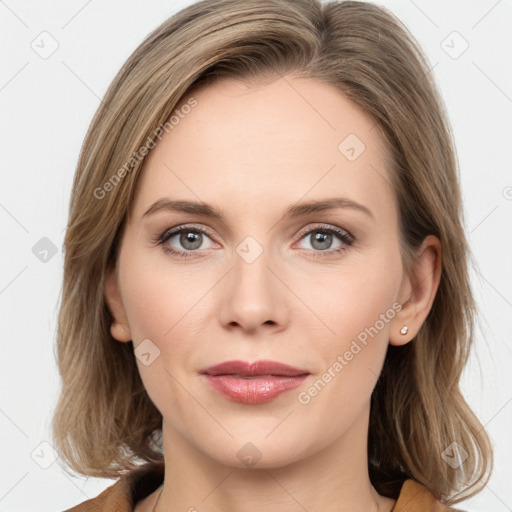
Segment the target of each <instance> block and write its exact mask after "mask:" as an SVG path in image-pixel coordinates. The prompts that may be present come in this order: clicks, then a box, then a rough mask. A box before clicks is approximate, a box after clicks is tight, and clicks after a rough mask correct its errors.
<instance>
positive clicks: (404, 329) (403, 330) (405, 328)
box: [400, 325, 409, 334]
mask: <svg viewBox="0 0 512 512" xmlns="http://www.w3.org/2000/svg"><path fill="white" fill-rule="evenodd" d="M408 330H409V328H408V327H407V325H404V326H403V327H402V328H401V329H400V334H407V331H408Z"/></svg>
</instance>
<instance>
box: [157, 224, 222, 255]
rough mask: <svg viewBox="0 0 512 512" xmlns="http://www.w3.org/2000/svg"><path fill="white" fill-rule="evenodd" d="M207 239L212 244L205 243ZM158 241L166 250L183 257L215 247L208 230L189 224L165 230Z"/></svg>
mask: <svg viewBox="0 0 512 512" xmlns="http://www.w3.org/2000/svg"><path fill="white" fill-rule="evenodd" d="M207 240H209V241H210V244H208V243H206V245H205V242H206V241H207ZM156 242H157V243H159V244H161V245H163V247H164V250H165V251H166V252H169V253H171V254H174V255H176V256H178V257H182V258H187V257H189V256H192V254H191V253H193V252H196V251H199V250H203V249H210V248H211V247H213V245H212V243H211V242H212V240H211V238H210V236H209V234H208V232H207V231H205V230H204V229H200V228H197V227H187V226H183V227H179V228H176V229H172V230H167V231H165V232H164V233H162V234H161V235H160V236H159V237H158V239H157V241H156ZM176 246H178V248H176Z"/></svg>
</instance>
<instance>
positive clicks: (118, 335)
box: [105, 269, 132, 342]
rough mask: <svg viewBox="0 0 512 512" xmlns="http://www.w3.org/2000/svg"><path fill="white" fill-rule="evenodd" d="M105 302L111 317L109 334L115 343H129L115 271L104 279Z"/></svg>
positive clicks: (128, 332) (126, 322)
mask: <svg viewBox="0 0 512 512" xmlns="http://www.w3.org/2000/svg"><path fill="white" fill-rule="evenodd" d="M105 301H106V303H107V306H108V309H109V311H110V314H111V315H112V323H111V325H110V334H111V335H112V337H113V338H114V339H116V340H117V341H123V342H126V341H131V339H132V336H131V333H130V327H129V325H128V319H127V317H126V312H125V310H124V305H123V301H122V298H121V293H120V291H119V282H118V278H117V275H116V272H115V269H111V270H109V271H108V273H107V275H106V278H105Z"/></svg>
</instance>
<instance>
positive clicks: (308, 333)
mask: <svg viewBox="0 0 512 512" xmlns="http://www.w3.org/2000/svg"><path fill="white" fill-rule="evenodd" d="M192 96H193V98H194V99H195V100H196V101H197V104H194V105H195V106H194V107H193V108H181V107H182V106H183V105H185V104H186V103H187V101H188V100H189V99H190V96H189V97H187V98H185V99H184V100H183V101H182V102H181V104H180V105H178V112H179V113H180V115H179V116H177V118H174V123H173V125H172V126H173V127H172V129H171V130H169V131H168V133H166V132H165V131H163V134H164V136H163V137H162V140H160V141H158V139H157V142H158V144H157V145H156V147H154V148H153V149H152V150H151V151H150V153H149V155H148V156H147V158H146V160H145V163H144V167H143V170H142V174H141V176H140V179H139V182H138V184H137V193H136V195H135V198H134V201H133V203H132V205H131V211H130V215H129V216H128V222H127V224H126V226H125V231H124V234H123V238H122V242H121V249H120V254H119V259H118V266H117V269H116V271H117V272H116V276H115V279H112V280H111V281H110V282H111V284H110V285H109V287H108V288H107V294H108V299H109V304H110V305H112V304H113V303H114V302H115V297H118V299H119V301H118V306H114V307H113V309H114V317H115V319H116V320H117V321H118V322H119V324H118V325H121V324H124V325H125V328H126V332H128V334H127V337H126V338H122V336H120V335H119V334H116V337H117V338H118V339H120V340H125V341H126V340H127V339H132V340H133V343H134V346H135V348H136V355H137V364H138V368H139V371H140V375H141V377H142V380H143V382H144V385H145V387H146V389H147V392H148V394H149V396H150V397H151V399H152V401H153V402H154V404H155V405H156V407H157V408H158V409H159V410H160V412H161V413H162V415H163V421H164V442H166V440H169V442H171V440H172V442H173V443H178V442H184V443H185V445H186V446H187V450H189V453H195V454H196V455H203V456H207V457H209V458H211V459H214V460H216V461H218V462H220V463H223V464H227V465H231V466H238V467H243V466H246V465H252V464H254V463H257V464H258V465H259V466H262V467H278V466H282V465H284V464H286V463H290V462H293V461H297V460H300V459H304V458H305V457H308V456H311V455H314V454H318V453H320V451H321V450H322V449H324V448H327V447H330V448H332V447H334V446H338V447H342V446H343V447H344V449H346V450H351V449H352V450H356V449H361V448H362V447H364V449H366V440H367V438H366V432H367V431H366V428H367V424H368V413H369V401H370V396H371V393H372V390H373V388H374V386H375V384H376V381H377V378H378V375H379V373H380V371H381V368H382V365H383V361H384V357H385V354H386V350H387V347H388V344H389V340H390V335H391V334H390V333H397V332H398V331H399V330H400V328H401V327H402V325H401V324H400V323H399V319H398V318H397V316H396V314H397V312H398V311H399V310H400V307H401V306H400V304H402V302H403V301H404V300H405V299H406V293H407V291H406V288H407V286H408V285H407V282H406V279H405V276H404V274H403V268H402V264H401V258H400V252H399V231H398V211H397V204H396V200H395V197H394V193H393V190H392V188H391V185H390V183H391V177H390V174H389V169H388V164H387V162H389V158H388V154H387V150H386V147H385V145H384V143H383V139H382V136H381V134H380V132H379V129H378V127H377V126H376V124H375V123H374V122H373V121H372V120H371V119H370V118H369V117H368V116H366V115H365V114H364V113H363V112H362V111H361V110H359V108H358V107H357V106H355V105H354V104H353V103H351V102H350V101H349V100H347V99H346V98H345V97H344V96H343V95H342V94H341V93H340V92H338V91H337V90H336V89H334V88H333V87H331V86H329V85H326V84H323V83H321V82H319V81H315V80H311V79H300V78H295V77H293V76H291V75H289V76H286V77H285V78H284V79H283V78H279V79H277V80H275V81H274V82H272V83H269V84H267V85H261V86H248V85H242V84H240V83H237V82H234V81H231V80H226V79H223V80H220V81H217V82H216V83H214V84H212V85H208V86H204V87H202V88H199V89H196V90H195V91H193V94H192ZM189 104H192V103H189ZM180 109H181V110H180ZM177 119H179V121H177ZM165 201H169V202H173V204H175V205H176V204H177V202H179V203H180V204H181V205H182V206H186V208H183V209H181V208H177V207H176V208H171V207H170V206H169V207H162V208H156V207H153V205H155V204H157V205H158V204H159V205H160V206H161V205H162V204H164V203H163V202H165ZM324 202H326V203H327V202H330V203H331V207H329V208H327V207H325V206H326V205H324V206H321V205H322V204H323V203H324ZM185 203H186V204H185ZM192 203H193V204H195V205H197V206H196V207H194V208H193V207H192V206H193V205H192ZM169 204H170V203H169ZM307 204H310V206H308V207H306V206H305V205H307ZM206 205H208V211H215V212H217V213H218V216H213V215H210V214H209V213H208V211H206ZM314 205H316V206H314ZM187 210H188V211H187ZM203 210H204V211H203ZM148 211H149V213H148ZM178 229H182V232H181V233H176V230H178ZM169 231H172V232H173V234H171V236H170V237H169V236H168V237H164V238H162V236H163V235H165V234H166V233H168V232H169ZM160 238H162V239H163V240H165V241H164V242H162V243H158V239H160ZM112 332H113V334H114V333H118V331H117V330H116V329H115V328H113V329H112ZM233 360H237V361H243V362H246V363H252V362H255V361H260V360H270V361H274V362H280V363H284V364H286V365H291V366H293V367H295V368H297V369H299V373H301V372H302V373H304V374H306V375H305V376H302V377H288V378H286V377H283V376H280V377H279V376H277V374H278V373H279V372H278V371H277V370H272V369H271V368H270V369H268V368H267V369H266V370H265V369H260V372H259V374H260V378H254V375H253V378H250V377H249V376H247V375H246V376H245V377H242V376H240V375H235V376H231V377H226V376H224V377H220V378H219V377H218V376H217V377H213V376H209V377H208V376H206V375H205V374H203V373H202V371H203V370H204V369H205V368H208V367H211V366H213V365H216V364H218V363H221V362H225V361H233ZM236 370H237V369H236V368H235V369H234V370H233V369H232V371H231V373H237V371H236ZM272 372H274V373H272ZM227 373H229V371H228V370H224V374H227ZM257 373H258V372H257ZM264 375H267V377H265V376H264ZM217 388H219V389H223V390H224V392H221V391H218V390H217ZM282 389H287V390H286V391H284V392H279V391H280V390H282ZM176 446H177V445H176ZM181 446H184V445H183V444H181ZM331 453H336V450H333V451H332V452H331Z"/></svg>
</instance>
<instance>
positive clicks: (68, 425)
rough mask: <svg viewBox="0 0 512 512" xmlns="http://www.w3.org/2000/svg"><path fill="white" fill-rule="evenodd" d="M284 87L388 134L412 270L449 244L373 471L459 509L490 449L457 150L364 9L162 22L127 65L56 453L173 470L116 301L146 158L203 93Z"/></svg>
mask: <svg viewBox="0 0 512 512" xmlns="http://www.w3.org/2000/svg"><path fill="white" fill-rule="evenodd" d="M285 74H294V75H297V76H302V77H307V78H313V79H316V80H319V81H321V82H323V83H326V84H331V85H334V86H335V87H337V88H338V90H339V91H340V92H341V93H342V94H344V95H345V96H346V97H347V98H349V99H350V100H352V101H353V102H355V103H356V104H357V105H358V106H359V107H360V108H361V109H362V110H363V111H364V112H366V113H367V114H369V115H370V116H372V117H373V119H374V120H375V122H376V124H377V125H378V126H379V129H380V130H381V132H382V134H383V135H384V138H385V139H386V141H387V144H388V146H389V149H390V151H391V154H392V156H393V161H392V163H391V167H392V168H391V169H389V171H390V173H391V176H392V180H393V186H394V189H395V192H396V197H397V200H398V206H399V214H400V239H401V254H402V259H403V262H404V266H405V269H406V270H407V271H409V270H410V269H411V268H412V267H411V266H412V264H413V262H414V256H413V255H414V250H415V249H417V248H418V247H419V246H420V244H421V242H422V241H423V240H424V238H425V237H426V236H427V235H430V234H432V235H435V236H437V237H438V238H439V239H440V241H441V244H442V247H443V255H442V267H441V281H440V285H439V289H438V291H437V295H436V297H435V300H434V303H433V306H432V309H431V311H430V312H429V315H428V316H427V318H426V320H425V322H424V324H423V325H422V327H421V329H420V331H419V332H418V334H417V336H416V337H415V338H414V339H413V340H412V341H411V342H410V343H408V344H406V345H404V346H401V347H397V346H389V348H388V352H387V355H386V359H385V362H384V367H383V370H382V374H381V376H380V378H379V380H378V382H377V385H376V387H375V389H374V391H373V394H372V400H371V412H370V425H369V437H368V457H369V460H368V465H369V471H370V478H371V481H372V484H373V485H374V487H375V488H376V489H377V491H378V492H379V493H380V494H383V495H386V496H389V497H393V498H397V496H398V493H399V490H400V485H401V484H402V483H403V481H404V480H405V479H406V478H414V479H416V480H417V481H419V482H420V483H422V484H423V485H425V486H426V487H427V488H428V489H430V490H431V491H432V492H433V493H434V494H435V495H436V497H438V498H439V499H443V500H445V501H446V502H447V503H457V502H458V501H461V500H462V499H465V498H467V497H469V496H472V495H474V494H476V493H477V492H479V491H480V490H481V489H482V488H483V487H484V485H485V484H486V483H487V481H488V479H489V476H490V472H491V468H492V448H491V444H490V441H489V438H488V436H487V433H486V432H485V430H484V428H483V426H482V425H481V423H480V422H479V421H478V419H477V418H476V416H475V415H474V413H473V412H472V410H471V409H470V407H469V406H468V404H467V403H466V401H465V400H464V397H463V396H462V394H461V391H460V387H459V380H460V377H461V373H462V370H463V368H464V366H465V364H466V362H467V359H468V355H469V352H470V348H471V345H472V343H473V337H474V334H473V333H474V320H475V314H476V308H475V303H474V299H473V295H472V291H471V288H470V282H469V276H468V262H469V261H470V249H469V246H468V243H467V240H466V237H465V231H464V225H463V224H464V223H463V212H462V204H461V197H460V189H459V183H458V168H457V161H456V154H455V149H454V144H453V137H452V134H451V129H450V126H449V123H448V121H447V116H446V113H445V109H444V106H443V103H442V100H441V98H440V96H439V93H438V91H437V87H436V85H435V82H434V79H433V78H432V76H431V73H430V69H429V66H428V62H427V61H426V59H425V57H424V55H423V54H422V51H421V49H420V48H419V46H418V43H417V42H416V41H415V40H414V38H413V37H412V36H411V35H410V34H409V32H408V30H407V29H406V28H405V27H404V26H403V25H402V24H401V22H400V21H399V20H398V19H397V18H396V17H395V16H394V15H392V14H391V13H390V12H389V11H387V10H386V9H384V8H382V7H378V6H376V5H373V4H371V3H365V2H354V1H343V2H334V1H333V2H329V3H321V2H320V1H318V0H295V1H293V2H290V1H288V0H243V1H240V0H205V1H202V2H198V3H195V4H193V5H191V6H189V7H187V8H185V9H183V10H182V11H180V12H178V13H177V14H175V15H174V16H172V17H171V18H169V19H168V20H167V21H165V22H164V23H163V24H162V25H161V26H160V27H158V28H157V29H156V30H155V31H154V32H152V33H151V34H150V35H149V36H148V37H147V38H146V39H145V40H144V41H143V42H142V44H141V45H140V46H139V47H138V48H137V49H136V50H135V51H134V52H133V54H132V55H131V56H130V57H129V58H128V60H127V61H126V63H125V64H124V65H123V67H122V68H121V70H120V71H119V73H118V74H117V76H116V77H115V78H114V80H113V82H112V84H111V85H110V87H109V88H108V90H107V92H106V94H105V97H104V99H103V101H102V102H101V105H100V106H99V108H98V110H97V112H96V114H95V116H94V119H93V120H92V123H91V126H90V128H89V131H88V133H87V136H86V138H85V141H84V143H83V147H82V150H81V154H80V158H79V162H78V166H77V170H76V174H75V179H74V184H73V190H72V195H71V201H70V211H69V224H68V227H67V231H66V235H65V240H64V256H65V259H64V276H63V288H62V294H61V304H60V312H59V318H58V331H57V346H56V348H57V360H58V366H59V369H60V373H61V376H62V392H61V395H60V398H59V401H58V403H57V406H56V410H55V414H54V419H53V437H54V443H55V446H56V448H57V450H58V451H59V453H60V454H61V456H62V458H63V459H64V460H65V461H66V463H67V464H68V465H69V466H70V467H71V468H73V469H74V470H76V471H78V472H79V473H81V474H84V475H90V476H95V477H109V478H115V477H118V476H120V475H121V474H122V473H123V472H125V471H126V470H129V469H133V468H135V467H136V466H137V465H139V464H140V463H141V462H142V461H161V460H162V459H163V454H162V450H161V447H160V446H159V436H160V435H161V426H162V416H161V414H160V412H159V411H158V410H157V409H156V407H155V406H154V404H153V403H152V402H151V400H150V398H149V396H148V394H147V392H146V390H145V388H144V386H143V383H142V381H141V378H140V376H139V373H138V369H137V365H136V362H135V357H134V353H133V344H132V343H119V342H117V341H116V340H114V339H113V338H112V336H111V334H110V324H111V322H112V316H111V314H110V312H109V310H108V308H107V305H106V301H105V294H104V283H105V276H106V274H107V272H108V271H109V270H110V269H112V268H113V267H114V266H115V264H116V259H117V252H118V247H119V241H120V236H121V233H122V229H123V226H124V223H125V219H126V214H127V211H128V209H129V207H130V205H131V202H132V198H133V194H134V190H135V185H136V182H137V177H138V175H139V173H140V170H141V166H142V163H143V161H144V158H143V157H140V150H141V148H143V147H144V146H145V145H147V144H148V143H149V144H154V143H156V142H157V140H156V134H157V133H159V132H158V130H159V129H161V127H162V126H163V125H164V124H165V123H166V122H167V121H168V119H169V117H170V116H171V114H172V113H173V111H174V109H175V108H176V106H177V105H178V103H179V102H180V101H181V100H182V99H183V98H184V97H185V96H186V95H187V94H188V93H189V92H190V91H191V90H192V89H193V88H194V87H195V86H198V85H199V84H204V83H208V82H209V81H212V80H215V79H217V78H219V77H231V78H235V79H239V80H263V79H264V78H266V77H279V76H283V75H285ZM148 141H149V142H148ZM153 141H154V142H153ZM150 147H151V146H150ZM135 155H138V156H137V157H136V158H135ZM128 162H129V165H127V163H128ZM107 183H109V184H110V185H108V186H107ZM453 442H456V443H458V446H459V447H462V448H463V449H464V450H465V452H467V459H466V460H465V461H464V462H463V464H461V465H460V466H459V467H458V468H452V467H451V466H450V465H449V464H447V462H446V461H445V460H444V459H443V452H444V451H445V450H446V449H447V448H448V449H449V446H450V445H451V444H452V443H453Z"/></svg>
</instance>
